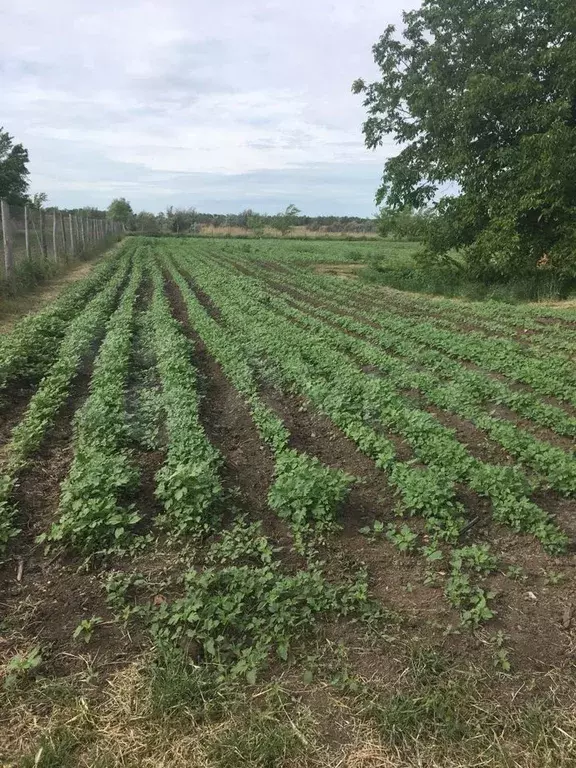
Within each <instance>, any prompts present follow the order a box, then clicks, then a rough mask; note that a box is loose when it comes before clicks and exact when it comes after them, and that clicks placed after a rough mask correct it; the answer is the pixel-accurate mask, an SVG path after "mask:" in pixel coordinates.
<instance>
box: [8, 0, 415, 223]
mask: <svg viewBox="0 0 576 768" xmlns="http://www.w3.org/2000/svg"><path fill="white" fill-rule="evenodd" d="M400 2H402V0H391V1H390V2H388V3H382V2H380V1H379V0H378V1H377V0H365V1H364V2H357V3H353V4H350V3H347V2H344V0H316V1H315V2H314V3H310V2H304V0H293V2H292V3H291V4H289V5H286V4H285V3H283V2H276V1H271V0H268V1H267V0H245V2H243V3H238V2H237V0H213V1H212V2H211V3H199V2H194V3H190V2H189V0H165V2H163V3H160V2H159V0H157V1H156V0H155V1H154V2H151V1H150V0H149V1H148V2H144V3H142V2H138V3H136V2H126V1H125V0H120V1H119V2H116V0H115V1H114V2H112V0H101V2H100V3H99V4H98V6H94V5H93V3H90V4H89V3H88V2H86V0H80V1H79V2H73V1H72V0H54V2H53V3H51V4H49V5H47V4H39V3H37V2H36V0H19V3H18V5H17V6H16V5H15V6H14V8H13V9H12V8H11V9H9V10H8V9H4V10H3V11H1V12H0V92H1V93H2V122H3V123H5V125H6V127H7V128H8V129H9V130H10V132H11V133H13V134H14V135H15V136H16V137H17V139H18V140H19V141H22V142H23V143H24V144H25V146H27V147H29V149H30V153H31V159H32V163H31V171H32V182H33V185H34V187H35V188H37V189H45V190H46V191H47V192H48V194H49V195H50V197H51V199H52V200H53V201H54V202H57V203H60V204H73V203H79V202H82V200H80V197H81V193H82V191H83V190H86V191H90V190H94V189H95V187H94V184H95V182H97V180H98V168H103V167H105V168H106V178H102V190H101V191H104V189H106V190H107V191H108V192H111V191H113V190H114V191H117V192H121V191H122V190H123V189H125V191H126V194H130V193H132V192H133V191H137V192H138V191H139V192H143V193H145V197H146V199H147V200H150V201H154V200H155V199H157V201H158V206H159V205H163V204H165V201H166V195H168V194H169V193H170V191H174V190H173V188H172V187H170V186H166V185H163V184H162V183H161V178H160V177H161V176H162V175H164V176H166V175H170V174H177V175H179V177H180V180H181V181H182V176H183V175H184V174H196V176H194V177H192V176H191V177H190V184H191V185H192V184H193V183H199V180H200V176H199V175H201V177H202V179H203V180H204V181H203V182H202V183H204V184H206V183H207V181H206V180H207V179H208V178H209V175H210V174H214V176H215V177H220V176H222V177H228V178H229V177H230V176H237V175H241V174H243V175H247V183H248V182H249V183H251V184H253V185H254V184H256V187H255V189H258V184H257V180H258V179H257V177H255V176H254V174H255V173H265V172H277V171H278V172H290V173H291V174H293V173H294V172H297V171H298V170H300V171H301V173H302V178H306V180H307V181H306V183H307V184H309V179H310V175H309V171H310V169H311V168H316V169H317V173H318V177H317V180H318V187H319V189H320V188H322V194H323V195H326V194H327V193H328V199H326V197H325V198H324V202H322V203H321V202H320V201H319V205H324V208H325V209H326V210H329V207H330V205H329V204H330V190H327V189H326V185H325V184H323V178H328V176H326V173H327V168H329V167H332V166H334V168H337V167H341V168H346V169H354V168H358V169H361V168H363V167H365V168H367V169H368V168H372V169H374V170H375V171H376V170H377V169H379V168H380V167H381V166H382V164H383V161H384V158H385V156H386V154H389V153H390V152H391V151H392V148H391V147H390V146H388V147H385V148H383V150H382V151H380V152H379V153H377V154H373V153H371V152H368V151H367V150H366V149H365V148H364V145H363V141H362V134H361V130H360V127H361V122H362V120H363V119H364V113H363V109H362V106H361V103H360V100H359V99H358V97H354V96H353V95H352V94H351V93H350V83H351V81H352V80H353V79H354V78H355V77H357V76H360V75H363V74H368V75H370V74H374V68H373V65H372V63H371V50H370V49H371V45H372V44H373V43H374V42H375V40H376V38H377V36H378V34H379V33H380V32H381V31H382V30H383V29H384V27H385V26H386V25H387V24H388V23H390V22H395V21H397V20H398V18H399V5H400ZM408 4H411V5H412V6H414V5H416V4H417V0H404V1H403V2H402V5H403V6H404V7H406V6H407V5H408ZM67 157H68V158H69V159H70V162H69V163H68V164H67V163H66V158H67ZM55 158H58V160H57V161H56V160H55ZM63 162H64V163H65V167H63V165H62V163H63ZM59 169H60V170H59ZM135 174H137V175H138V185H134V186H132V185H131V183H130V180H129V177H130V176H134V175H135ZM322 174H324V176H322ZM337 176H338V178H340V176H339V175H338V174H337ZM88 177H89V178H88ZM290 178H291V179H292V176H291V177H290ZM364 178H365V176H363V175H362V174H360V175H358V176H355V175H354V173H351V184H357V185H359V184H361V183H365V182H364V181H360V179H364ZM339 183H341V184H343V183H344V182H339ZM178 189H180V190H181V186H179V187H178ZM261 189H263V188H261ZM342 191H343V188H342V189H339V190H335V192H334V194H332V198H333V199H336V198H337V197H338V195H340V194H341V192H342ZM252 193H253V190H250V189H246V195H251V194H252ZM360 193H361V190H360V187H357V188H356V189H355V190H354V192H352V190H350V195H351V197H354V198H355V199H357V198H358V195H359V194H360ZM373 193H374V187H366V188H365V189H363V190H362V194H363V199H364V200H365V207H366V209H367V210H371V209H372V198H373ZM155 195H156V197H155ZM239 202H240V200H239ZM261 207H263V208H265V207H266V200H265V199H262V205H261Z"/></svg>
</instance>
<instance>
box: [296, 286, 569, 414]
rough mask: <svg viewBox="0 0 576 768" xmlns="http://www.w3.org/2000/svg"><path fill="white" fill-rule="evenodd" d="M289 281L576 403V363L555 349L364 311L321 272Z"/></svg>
mask: <svg viewBox="0 0 576 768" xmlns="http://www.w3.org/2000/svg"><path fill="white" fill-rule="evenodd" d="M288 282H289V284H290V282H293V283H294V284H299V285H300V286H301V287H302V288H303V290H305V291H306V292H307V293H308V294H310V296H312V297H316V298H318V299H319V300H322V299H328V300H332V301H335V302H336V303H338V304H339V305H340V306H341V308H342V309H343V310H345V311H346V312H349V313H353V314H355V315H356V316H358V317H359V318H362V319H364V320H367V321H369V322H371V323H374V324H376V325H377V326H378V327H379V328H381V329H385V330H387V331H391V332H395V333H398V334H399V335H401V336H403V337H404V338H406V339H410V340H413V341H416V342H420V343H422V344H425V345H426V346H428V347H430V348H432V349H435V350H439V351H440V352H441V353H442V354H444V355H446V356H447V357H452V358H456V359H459V360H463V361H470V362H473V363H475V364H476V365H478V366H480V367H481V368H483V369H485V370H488V371H494V372H495V373H500V374H504V375H506V376H507V377H508V378H510V379H512V380H513V381H519V382H522V383H525V384H528V385H530V386H531V387H532V388H533V390H534V391H535V392H539V393H540V394H542V395H550V396H554V397H558V398H560V399H562V400H566V401H568V402H570V403H572V404H575V403H576V385H575V384H574V381H575V378H574V367H573V365H572V364H571V363H570V362H569V361H568V360H566V359H564V358H561V357H558V356H553V355H551V354H550V355H548V356H547V358H546V359H540V358H538V357H534V356H533V355H531V353H530V351H529V350H527V349H526V348H525V347H523V346H522V345H521V344H518V343H515V342H512V341H506V340H503V339H498V340H492V339H489V338H486V337H484V336H482V335H481V334H477V333H474V332H469V333H457V332H451V331H448V330H444V329H441V328H437V327H436V326H435V325H434V324H433V323H430V322H418V321H416V320H413V319H411V318H409V317H403V316H400V315H396V314H392V313H389V312H386V311H385V310H384V311H373V312H367V311H360V310H358V305H357V303H356V304H355V303H354V301H352V300H351V299H350V296H349V295H348V294H347V293H346V291H345V289H343V288H342V287H338V286H335V285H334V284H333V283H331V284H330V287H327V284H326V283H325V282H324V280H323V278H321V277H319V276H318V275H312V274H310V273H305V274H300V276H299V277H297V278H292V280H291V281H288Z"/></svg>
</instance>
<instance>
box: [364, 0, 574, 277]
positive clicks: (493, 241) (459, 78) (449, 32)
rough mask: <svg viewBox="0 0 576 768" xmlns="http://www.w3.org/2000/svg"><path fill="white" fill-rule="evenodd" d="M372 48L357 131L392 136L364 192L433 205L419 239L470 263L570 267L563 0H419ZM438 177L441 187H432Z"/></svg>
mask: <svg viewBox="0 0 576 768" xmlns="http://www.w3.org/2000/svg"><path fill="white" fill-rule="evenodd" d="M403 18H404V30H403V33H402V35H401V36H397V35H396V32H395V28H394V27H392V26H390V27H388V28H387V29H386V31H385V32H384V34H383V35H382V36H381V38H380V40H379V41H378V42H377V43H376V45H375V46H374V48H373V52H374V59H375V62H376V64H377V65H378V67H379V69H380V73H381V77H380V79H379V80H378V81H377V82H374V83H371V84H368V85H367V84H366V83H364V81H362V80H357V81H356V82H355V83H354V85H353V90H354V91H355V92H357V93H360V92H361V93H364V104H365V106H366V107H367V111H368V119H367V120H366V122H365V123H364V135H365V140H366V144H367V146H368V147H370V148H375V147H377V146H379V145H380V144H381V143H382V141H383V139H384V137H385V136H387V135H390V134H391V135H393V136H394V138H395V139H396V141H397V142H399V143H400V145H401V147H402V148H401V150H400V152H399V154H398V155H396V157H393V158H391V159H390V160H388V161H387V162H386V164H385V169H384V175H383V180H382V186H381V187H380V189H379V190H378V193H377V201H378V202H382V201H386V203H387V204H388V205H389V206H391V207H393V208H396V209H402V208H404V207H405V206H410V207H413V208H422V207H425V206H427V205H430V204H432V205H434V207H435V208H436V211H437V214H438V216H437V222H436V224H437V225H436V226H435V227H430V228H429V229H428V232H429V237H428V251H429V253H430V254H435V255H436V256H439V257H441V256H442V255H444V254H447V253H448V251H449V250H450V249H451V248H457V249H460V250H461V251H462V252H463V254H464V256H465V257H466V259H467V260H468V263H469V264H470V266H471V267H472V268H473V269H474V270H475V271H476V272H477V273H478V274H480V275H483V276H486V277H489V276H490V277H494V276H498V275H510V274H513V273H517V272H524V273H525V272H530V271H534V272H535V271H537V270H538V269H542V268H547V269H554V270H556V271H558V272H560V273H564V274H571V275H574V274H576V2H574V0H423V3H422V7H421V8H419V9H418V10H415V11H411V12H408V13H405V14H404V16H403ZM448 190H450V191H451V194H448V195H447V194H445V193H446V192H447V191H448Z"/></svg>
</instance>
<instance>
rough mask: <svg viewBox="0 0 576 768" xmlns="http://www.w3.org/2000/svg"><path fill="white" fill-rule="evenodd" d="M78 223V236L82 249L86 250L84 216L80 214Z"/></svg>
mask: <svg viewBox="0 0 576 768" xmlns="http://www.w3.org/2000/svg"><path fill="white" fill-rule="evenodd" d="M78 221H79V224H80V237H81V239H82V250H83V251H85V250H86V233H85V232H84V217H83V216H80V218H79V220H78Z"/></svg>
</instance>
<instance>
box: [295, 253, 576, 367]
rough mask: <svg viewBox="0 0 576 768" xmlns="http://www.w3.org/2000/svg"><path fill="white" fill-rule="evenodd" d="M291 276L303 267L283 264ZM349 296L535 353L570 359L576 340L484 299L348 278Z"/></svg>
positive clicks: (330, 285) (563, 328)
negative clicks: (458, 299) (420, 292)
mask: <svg viewBox="0 0 576 768" xmlns="http://www.w3.org/2000/svg"><path fill="white" fill-rule="evenodd" d="M283 269H284V270H285V272H286V274H287V275H289V276H301V275H302V269H301V268H298V267H296V266H294V265H291V264H287V265H283ZM314 279H315V280H316V281H317V282H318V283H319V284H324V285H325V286H326V288H327V289H334V290H335V291H338V292H342V291H343V289H342V285H341V282H342V281H340V280H338V279H337V278H334V277H332V276H330V275H322V276H315V278H314ZM345 293H346V297H347V299H348V300H349V301H350V300H352V301H353V302H354V303H356V302H357V301H358V300H360V301H361V302H362V304H363V305H366V304H367V303H368V304H369V305H370V306H371V307H372V308H373V309H374V310H381V311H385V312H393V313H395V314H400V315H409V316H411V317H413V318H414V319H417V320H419V321H421V320H424V321H427V320H429V319H430V317H433V318H434V320H433V322H434V324H435V325H437V326H441V327H444V328H447V329H449V330H456V331H461V330H462V326H463V325H464V324H466V325H470V326H472V327H473V329H475V330H478V331H481V335H482V336H484V337H486V336H488V337H490V338H493V339H494V337H495V336H501V337H503V338H504V339H506V338H507V337H508V338H510V337H512V340H516V341H520V342H521V343H522V344H523V345H526V346H527V347H528V348H529V349H530V350H531V351H532V352H533V353H534V354H535V355H537V356H540V357H544V356H547V355H549V354H550V353H554V354H558V355H560V356H561V357H563V358H566V359H571V357H572V355H573V350H574V344H575V343H576V329H575V328H571V327H570V326H567V325H561V324H556V323H546V324H544V323H542V322H541V321H540V322H539V321H538V318H537V317H534V315H532V314H530V313H526V312H522V311H521V312H520V313H517V314H516V315H514V314H513V315H510V316H508V315H507V309H508V308H507V306H506V305H503V304H502V303H501V302H500V303H498V302H492V303H491V302H481V303H479V304H475V305H468V304H465V303H462V302H459V303H457V302H455V301H454V300H450V299H437V298H434V299H432V298H430V297H419V296H413V295H410V294H407V293H404V292H401V291H395V290H394V289H390V288H384V287H382V286H380V287H378V288H374V287H372V286H371V285H370V284H368V283H365V282H358V283H356V282H355V281H348V283H347V284H346V288H345Z"/></svg>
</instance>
